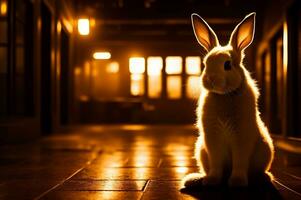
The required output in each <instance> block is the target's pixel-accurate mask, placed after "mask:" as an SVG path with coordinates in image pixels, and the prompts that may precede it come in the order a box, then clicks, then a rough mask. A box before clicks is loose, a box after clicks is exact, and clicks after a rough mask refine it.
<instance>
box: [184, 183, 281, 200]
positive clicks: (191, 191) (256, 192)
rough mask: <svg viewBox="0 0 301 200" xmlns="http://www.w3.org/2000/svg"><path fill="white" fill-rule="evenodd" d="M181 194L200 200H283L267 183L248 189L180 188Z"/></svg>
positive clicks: (222, 187) (220, 187)
mask: <svg viewBox="0 0 301 200" xmlns="http://www.w3.org/2000/svg"><path fill="white" fill-rule="evenodd" d="M181 193H184V194H188V195H191V196H193V197H194V198H196V199H200V200H226V199H231V200H232V199H233V200H236V199H237V200H242V199H244V200H248V199H250V200H251V199H252V200H254V199H255V200H283V197H282V196H281V194H280V193H279V191H278V190H277V189H276V187H275V186H274V185H273V183H271V182H268V183H265V184H264V185H262V184H259V185H251V186H249V187H241V188H229V187H228V186H226V185H221V186H218V187H208V186H201V185H199V186H196V187H189V188H182V189H181Z"/></svg>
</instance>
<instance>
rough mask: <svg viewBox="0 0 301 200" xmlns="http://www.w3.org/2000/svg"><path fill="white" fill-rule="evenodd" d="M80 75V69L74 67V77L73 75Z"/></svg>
mask: <svg viewBox="0 0 301 200" xmlns="http://www.w3.org/2000/svg"><path fill="white" fill-rule="evenodd" d="M80 74H81V68H79V67H76V68H75V69H74V75H75V76H79V75H80Z"/></svg>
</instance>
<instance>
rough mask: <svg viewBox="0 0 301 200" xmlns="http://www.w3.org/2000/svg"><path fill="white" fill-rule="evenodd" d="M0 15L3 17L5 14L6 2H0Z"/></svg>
mask: <svg viewBox="0 0 301 200" xmlns="http://www.w3.org/2000/svg"><path fill="white" fill-rule="evenodd" d="M0 13H1V15H2V16H5V15H6V14H7V2H6V1H3V2H1V5H0Z"/></svg>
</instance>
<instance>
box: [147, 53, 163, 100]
mask: <svg viewBox="0 0 301 200" xmlns="http://www.w3.org/2000/svg"><path fill="white" fill-rule="evenodd" d="M162 68H163V59H162V57H148V58H147V77H148V97H150V98H159V97H160V96H161V91H162Z"/></svg>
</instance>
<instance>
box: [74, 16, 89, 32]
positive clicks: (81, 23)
mask: <svg viewBox="0 0 301 200" xmlns="http://www.w3.org/2000/svg"><path fill="white" fill-rule="evenodd" d="M77 27H78V32H79V34H80V35H89V33H90V21H89V19H79V20H78V22H77Z"/></svg>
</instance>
